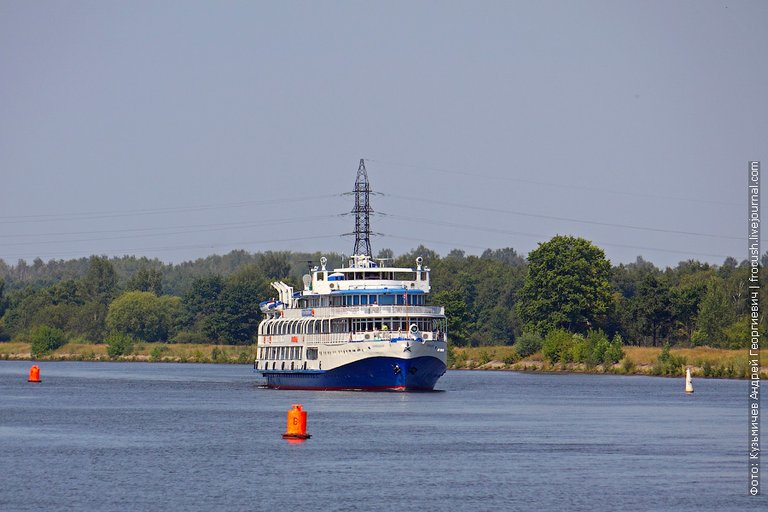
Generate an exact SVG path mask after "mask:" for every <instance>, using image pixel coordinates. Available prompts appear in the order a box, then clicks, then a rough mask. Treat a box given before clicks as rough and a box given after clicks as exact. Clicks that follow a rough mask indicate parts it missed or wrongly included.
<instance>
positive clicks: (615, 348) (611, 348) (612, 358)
mask: <svg viewBox="0 0 768 512" xmlns="http://www.w3.org/2000/svg"><path fill="white" fill-rule="evenodd" d="M622 357H624V340H623V339H622V337H621V334H618V333H616V334H615V335H614V336H613V340H611V343H610V345H608V347H607V348H606V349H605V354H603V364H611V365H612V364H616V363H618V362H619V361H621V358H622Z"/></svg>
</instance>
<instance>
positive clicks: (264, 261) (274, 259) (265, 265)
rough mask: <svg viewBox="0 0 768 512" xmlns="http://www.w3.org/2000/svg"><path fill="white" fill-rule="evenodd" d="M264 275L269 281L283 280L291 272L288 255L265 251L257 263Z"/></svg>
mask: <svg viewBox="0 0 768 512" xmlns="http://www.w3.org/2000/svg"><path fill="white" fill-rule="evenodd" d="M258 265H259V267H260V268H261V270H262V272H264V275H266V276H267V277H268V278H270V279H285V278H286V277H288V274H289V273H290V271H291V260H290V253H288V252H284V251H280V252H273V251H267V252H265V253H264V254H262V256H261V258H260V259H259V263H258Z"/></svg>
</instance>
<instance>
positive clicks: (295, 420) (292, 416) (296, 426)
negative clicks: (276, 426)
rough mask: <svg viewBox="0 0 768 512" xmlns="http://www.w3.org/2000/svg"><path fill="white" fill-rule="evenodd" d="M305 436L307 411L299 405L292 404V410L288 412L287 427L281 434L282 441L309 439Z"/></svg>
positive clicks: (308, 436)
mask: <svg viewBox="0 0 768 512" xmlns="http://www.w3.org/2000/svg"><path fill="white" fill-rule="evenodd" d="M310 437H312V436H310V435H309V434H307V411H305V410H303V409H302V405H301V404H293V409H291V410H290V411H288V426H287V427H286V429H285V434H283V439H288V440H289V441H290V440H294V441H296V440H298V441H303V440H305V439H309V438H310Z"/></svg>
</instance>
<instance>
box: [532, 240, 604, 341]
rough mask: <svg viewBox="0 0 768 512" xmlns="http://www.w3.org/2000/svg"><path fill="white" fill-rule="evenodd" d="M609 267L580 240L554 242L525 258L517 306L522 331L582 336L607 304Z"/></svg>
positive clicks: (599, 252)
mask: <svg viewBox="0 0 768 512" xmlns="http://www.w3.org/2000/svg"><path fill="white" fill-rule="evenodd" d="M610 268H611V264H610V263H609V262H608V260H607V259H606V258H605V253H604V252H603V250H602V249H600V248H598V247H595V246H594V245H592V244H591V243H590V242H589V241H587V240H584V239H583V238H575V237H572V236H559V235H558V236H555V237H554V238H552V239H551V240H550V241H549V242H546V243H542V244H539V247H538V248H537V249H535V250H534V251H531V253H530V254H529V255H528V275H527V276H526V278H525V281H524V284H523V288H522V290H521V292H520V300H519V301H518V303H517V307H518V312H519V314H520V317H521V318H522V320H523V322H524V325H525V328H526V329H529V330H532V331H535V332H545V333H546V332H549V331H551V330H553V329H556V328H566V329H568V330H569V331H577V332H586V331H587V330H589V328H590V327H591V326H593V325H596V324H597V323H598V321H599V319H600V318H601V317H603V316H604V315H605V313H606V311H607V308H608V304H609V303H610V301H611V294H610V284H609V282H608V277H609V273H610Z"/></svg>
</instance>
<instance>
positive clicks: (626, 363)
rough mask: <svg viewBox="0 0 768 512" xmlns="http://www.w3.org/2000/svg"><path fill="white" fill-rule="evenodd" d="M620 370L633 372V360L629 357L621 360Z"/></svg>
mask: <svg viewBox="0 0 768 512" xmlns="http://www.w3.org/2000/svg"><path fill="white" fill-rule="evenodd" d="M621 371H622V373H635V362H634V361H633V360H631V359H630V358H629V357H625V358H624V359H623V360H622V361H621Z"/></svg>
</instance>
